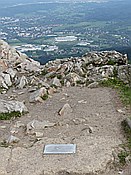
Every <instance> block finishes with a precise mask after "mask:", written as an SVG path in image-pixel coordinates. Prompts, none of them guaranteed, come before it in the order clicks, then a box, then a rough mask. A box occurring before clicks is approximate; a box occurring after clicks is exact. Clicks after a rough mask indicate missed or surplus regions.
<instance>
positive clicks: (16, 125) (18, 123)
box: [14, 121, 25, 128]
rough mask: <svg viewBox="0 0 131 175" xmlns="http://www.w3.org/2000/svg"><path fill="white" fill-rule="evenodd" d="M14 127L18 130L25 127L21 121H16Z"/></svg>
mask: <svg viewBox="0 0 131 175" xmlns="http://www.w3.org/2000/svg"><path fill="white" fill-rule="evenodd" d="M14 127H16V128H20V127H25V125H24V124H23V123H22V122H21V121H17V122H16V123H15V126H14Z"/></svg>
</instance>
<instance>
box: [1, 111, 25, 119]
mask: <svg viewBox="0 0 131 175" xmlns="http://www.w3.org/2000/svg"><path fill="white" fill-rule="evenodd" d="M21 115H22V114H21V113H20V112H16V111H13V112H6V113H1V114H0V120H10V119H11V118H17V117H21Z"/></svg>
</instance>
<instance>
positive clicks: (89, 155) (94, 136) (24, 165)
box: [0, 87, 131, 175]
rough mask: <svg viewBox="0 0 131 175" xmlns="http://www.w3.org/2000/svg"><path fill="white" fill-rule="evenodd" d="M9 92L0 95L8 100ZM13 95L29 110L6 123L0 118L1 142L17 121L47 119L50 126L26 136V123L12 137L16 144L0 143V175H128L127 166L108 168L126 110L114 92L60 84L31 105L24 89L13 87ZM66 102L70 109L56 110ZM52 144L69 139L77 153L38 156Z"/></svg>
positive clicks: (130, 169)
mask: <svg viewBox="0 0 131 175" xmlns="http://www.w3.org/2000/svg"><path fill="white" fill-rule="evenodd" d="M21 91H23V92H24V93H23V94H21V93H20V92H21ZM12 93H13V92H12V89H10V91H9V92H8V94H6V95H5V94H3V95H0V98H3V99H9V97H10V96H11V95H12ZM20 94H21V95H20ZM13 95H14V96H13V97H12V98H15V99H16V100H19V101H25V105H26V106H27V108H28V109H29V113H28V114H26V115H24V116H22V117H21V118H18V119H14V120H11V121H0V126H5V128H3V127H0V141H2V140H3V139H6V138H8V136H10V135H11V133H10V131H11V130H12V129H13V128H14V125H15V123H16V122H17V121H21V122H22V123H23V124H24V125H25V126H27V124H28V123H29V122H30V121H32V120H33V119H37V120H39V121H43V120H48V121H50V122H53V123H55V126H54V127H47V128H45V129H44V130H43V131H42V132H43V137H42V138H40V139H38V138H36V136H35V135H28V134H27V133H26V127H20V128H18V129H17V131H16V133H13V135H14V136H16V137H18V138H19V139H20V142H19V143H17V144H15V145H13V146H10V147H8V148H4V147H0V160H1V162H2V163H1V167H0V175H4V174H8V175H53V174H54V175H55V174H56V175H67V174H70V175H92V174H99V175H117V174H120V173H121V174H122V175H131V165H128V166H127V167H123V168H122V170H121V169H120V168H117V167H114V166H113V162H114V156H113V153H114V152H115V151H116V150H118V149H119V147H120V145H121V144H123V143H124V142H125V138H124V137H123V133H122V129H121V122H122V121H123V120H124V119H125V118H126V117H127V115H129V113H130V112H129V111H128V110H127V109H126V108H124V107H123V105H122V104H121V102H120V99H119V96H118V94H117V93H116V92H115V91H114V90H112V89H110V88H95V89H89V88H87V87H85V88H80V87H70V88H63V89H62V90H59V92H57V93H55V94H53V96H52V97H50V98H49V99H47V100H46V101H45V102H44V103H36V104H31V103H29V102H28V99H29V93H28V92H27V89H24V90H16V92H15V93H13ZM65 103H68V104H69V105H70V106H71V108H72V110H73V111H72V112H70V113H68V112H67V113H65V115H63V116H60V115H58V111H59V110H60V109H61V108H62V107H63V105H64V104H65ZM118 109H122V110H123V111H124V112H122V113H120V112H118V111H117V110H118ZM51 143H52V144H53V143H54V144H55V143H74V144H76V145H77V151H76V154H73V155H43V148H44V145H45V144H51ZM2 173H3V174H2Z"/></svg>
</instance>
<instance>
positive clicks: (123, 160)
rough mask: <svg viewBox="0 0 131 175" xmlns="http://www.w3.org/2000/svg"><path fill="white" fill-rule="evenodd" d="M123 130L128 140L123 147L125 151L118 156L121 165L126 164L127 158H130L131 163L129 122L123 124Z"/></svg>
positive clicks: (130, 129) (125, 121) (130, 130)
mask: <svg viewBox="0 0 131 175" xmlns="http://www.w3.org/2000/svg"><path fill="white" fill-rule="evenodd" d="M121 125H122V129H123V131H124V136H125V138H126V139H127V141H126V143H125V144H123V145H122V147H123V148H124V151H121V152H120V153H119V154H118V158H119V162H120V164H121V165H125V164H126V158H127V157H128V156H129V160H128V161H130V162H131V128H130V127H129V125H128V123H127V120H124V121H123V122H122V123H121Z"/></svg>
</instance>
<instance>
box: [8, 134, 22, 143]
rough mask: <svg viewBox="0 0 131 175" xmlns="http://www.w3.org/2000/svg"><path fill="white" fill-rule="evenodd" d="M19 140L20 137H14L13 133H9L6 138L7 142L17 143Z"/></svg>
mask: <svg viewBox="0 0 131 175" xmlns="http://www.w3.org/2000/svg"><path fill="white" fill-rule="evenodd" d="M19 141H20V139H19V138H18V137H15V136H13V135H11V136H10V137H9V138H8V139H7V143H9V144H10V143H18V142H19Z"/></svg>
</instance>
